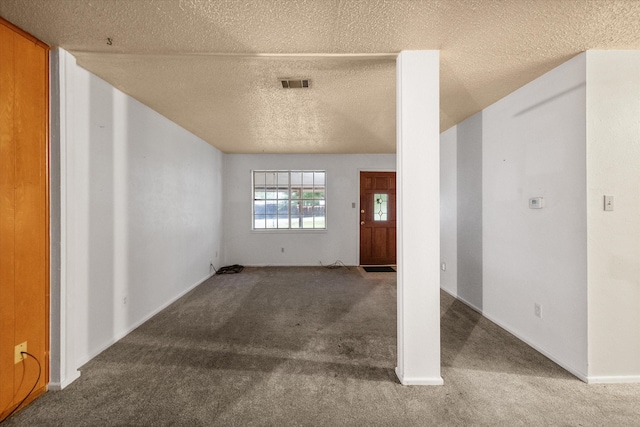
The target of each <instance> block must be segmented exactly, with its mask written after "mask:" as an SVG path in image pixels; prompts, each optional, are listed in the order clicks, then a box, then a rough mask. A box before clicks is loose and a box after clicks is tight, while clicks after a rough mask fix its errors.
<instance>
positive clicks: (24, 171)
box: [0, 20, 49, 419]
mask: <svg viewBox="0 0 640 427" xmlns="http://www.w3.org/2000/svg"><path fill="white" fill-rule="evenodd" d="M48 69H49V64H48V47H47V46H46V45H44V44H43V43H41V42H38V41H37V40H35V39H34V38H33V37H31V36H28V35H26V34H25V33H24V32H22V31H20V30H18V29H16V28H15V27H13V26H12V25H10V24H8V23H6V21H1V20H0V313H1V314H0V419H2V417H3V416H5V414H7V413H8V412H9V411H10V410H11V409H12V408H13V407H15V405H16V404H18V403H19V402H20V401H21V400H22V399H23V398H24V397H25V396H26V395H27V393H28V392H29V391H30V390H31V388H32V387H33V385H34V383H35V381H36V378H37V377H38V365H37V363H36V362H35V361H34V360H33V359H31V358H30V357H28V358H27V359H26V360H25V361H23V362H20V363H18V364H14V360H13V359H14V347H15V345H16V344H19V343H21V342H24V341H27V351H28V352H29V353H30V354H32V355H34V356H35V357H37V358H38V360H39V361H40V364H41V367H42V372H41V375H40V379H39V380H38V384H37V386H36V392H35V393H34V395H33V396H32V398H33V397H35V396H37V395H39V394H41V393H42V392H44V390H45V387H46V385H47V383H48V378H49V363H48V359H49V237H48V236H49V193H48V191H49V171H48V162H49V158H48V146H49V145H48V144H49V143H48V141H49V138H48V121H49V120H48V114H49V112H48V96H49V87H48ZM29 400H32V399H29Z"/></svg>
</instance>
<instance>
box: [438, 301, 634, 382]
mask: <svg viewBox="0 0 640 427" xmlns="http://www.w3.org/2000/svg"><path fill="white" fill-rule="evenodd" d="M440 289H442V290H443V291H445V292H446V293H448V294H449V295H451V296H452V297H453V298H455V299H457V300H458V301H460V302H462V303H463V304H464V305H466V306H467V307H469V308H471V309H472V310H474V311H476V312H478V313H480V314H481V315H482V316H483V317H484V318H485V319H487V320H489V321H491V322H492V323H495V324H496V325H497V326H499V327H500V328H502V329H504V330H505V331H507V332H509V333H510V334H511V335H513V336H515V337H516V338H518V339H519V340H520V341H522V342H524V343H525V344H527V345H528V346H529V347H531V348H533V349H534V350H536V351H537V352H538V353H541V354H543V355H544V356H545V357H546V358H548V359H550V360H551V361H553V362H554V363H555V364H557V365H559V366H560V367H562V368H563V369H565V370H567V371H568V372H570V373H571V374H572V375H574V376H575V377H577V378H578V379H580V380H581V381H584V382H586V383H589V382H592V381H589V378H588V376H587V375H586V374H585V373H584V372H582V371H581V370H579V369H576V368H574V367H573V366H570V365H568V364H567V363H565V362H563V361H561V360H559V359H558V358H557V357H555V356H554V355H553V354H552V353H550V352H549V351H547V350H545V349H544V348H542V347H539V346H538V345H536V344H533V343H532V342H530V341H528V340H527V339H525V338H524V337H522V336H521V335H519V334H518V333H517V332H515V331H513V330H512V329H511V328H509V327H508V326H507V325H505V324H503V323H502V322H501V321H499V320H498V319H495V318H493V317H492V316H490V315H488V314H487V313H485V312H483V311H482V309H480V308H478V307H476V306H475V305H473V304H471V303H470V302H469V301H466V300H465V299H463V298H460V297H459V296H457V295H454V294H452V293H451V292H449V291H448V290H446V289H444V288H440ZM604 378H609V377H604ZM612 378H613V377H612ZM629 382H634V381H629Z"/></svg>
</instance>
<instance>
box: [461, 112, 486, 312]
mask: <svg viewBox="0 0 640 427" xmlns="http://www.w3.org/2000/svg"><path fill="white" fill-rule="evenodd" d="M482 126H483V113H482V112H480V113H478V114H475V115H474V116H471V117H469V118H468V119H467V120H465V121H464V122H462V123H460V124H459V125H458V126H456V127H457V147H458V149H457V172H458V173H457V188H458V195H457V207H458V209H457V213H458V221H457V231H456V233H457V238H458V244H457V248H458V273H457V279H458V285H457V289H458V298H460V299H461V300H462V301H464V302H466V303H467V304H469V305H470V306H472V307H474V308H475V309H476V310H479V311H482V306H483V285H482V279H483V273H482V272H483V264H482V254H483V252H482V226H483V223H482V206H483V193H482V182H483V175H482V174H483V163H482V154H483V151H482V146H483V133H482Z"/></svg>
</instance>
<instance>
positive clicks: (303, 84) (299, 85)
mask: <svg viewBox="0 0 640 427" xmlns="http://www.w3.org/2000/svg"><path fill="white" fill-rule="evenodd" d="M279 80H280V83H281V84H282V88H283V89H306V88H308V87H309V86H310V85H311V80H309V79H289V78H286V79H279Z"/></svg>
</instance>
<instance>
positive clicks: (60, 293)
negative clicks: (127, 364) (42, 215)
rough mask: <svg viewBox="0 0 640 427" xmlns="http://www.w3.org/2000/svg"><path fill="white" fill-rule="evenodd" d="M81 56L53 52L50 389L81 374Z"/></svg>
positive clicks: (63, 51)
mask: <svg viewBox="0 0 640 427" xmlns="http://www.w3.org/2000/svg"><path fill="white" fill-rule="evenodd" d="M75 67H76V60H75V58H74V57H73V56H72V55H71V54H70V53H68V52H66V51H65V50H63V49H61V48H58V49H56V50H54V51H52V53H51V105H50V108H51V187H52V188H51V209H52V212H51V308H50V309H51V324H50V329H51V336H50V338H51V341H50V343H51V353H50V355H51V358H50V382H49V390H61V389H63V388H65V387H66V386H67V385H69V384H71V383H72V382H73V381H75V380H76V379H77V378H79V377H80V371H78V369H77V361H76V353H75V328H76V317H75V304H74V297H75V292H74V291H75V280H74V274H73V261H74V251H75V246H74V235H75V222H76V221H75V217H74V211H75V209H74V201H75V198H74V190H73V189H74V182H75V175H74V164H75V161H74V152H75V151H74V137H73V127H74V99H73V93H74V92H73V87H74V81H73V76H74V70H75Z"/></svg>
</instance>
